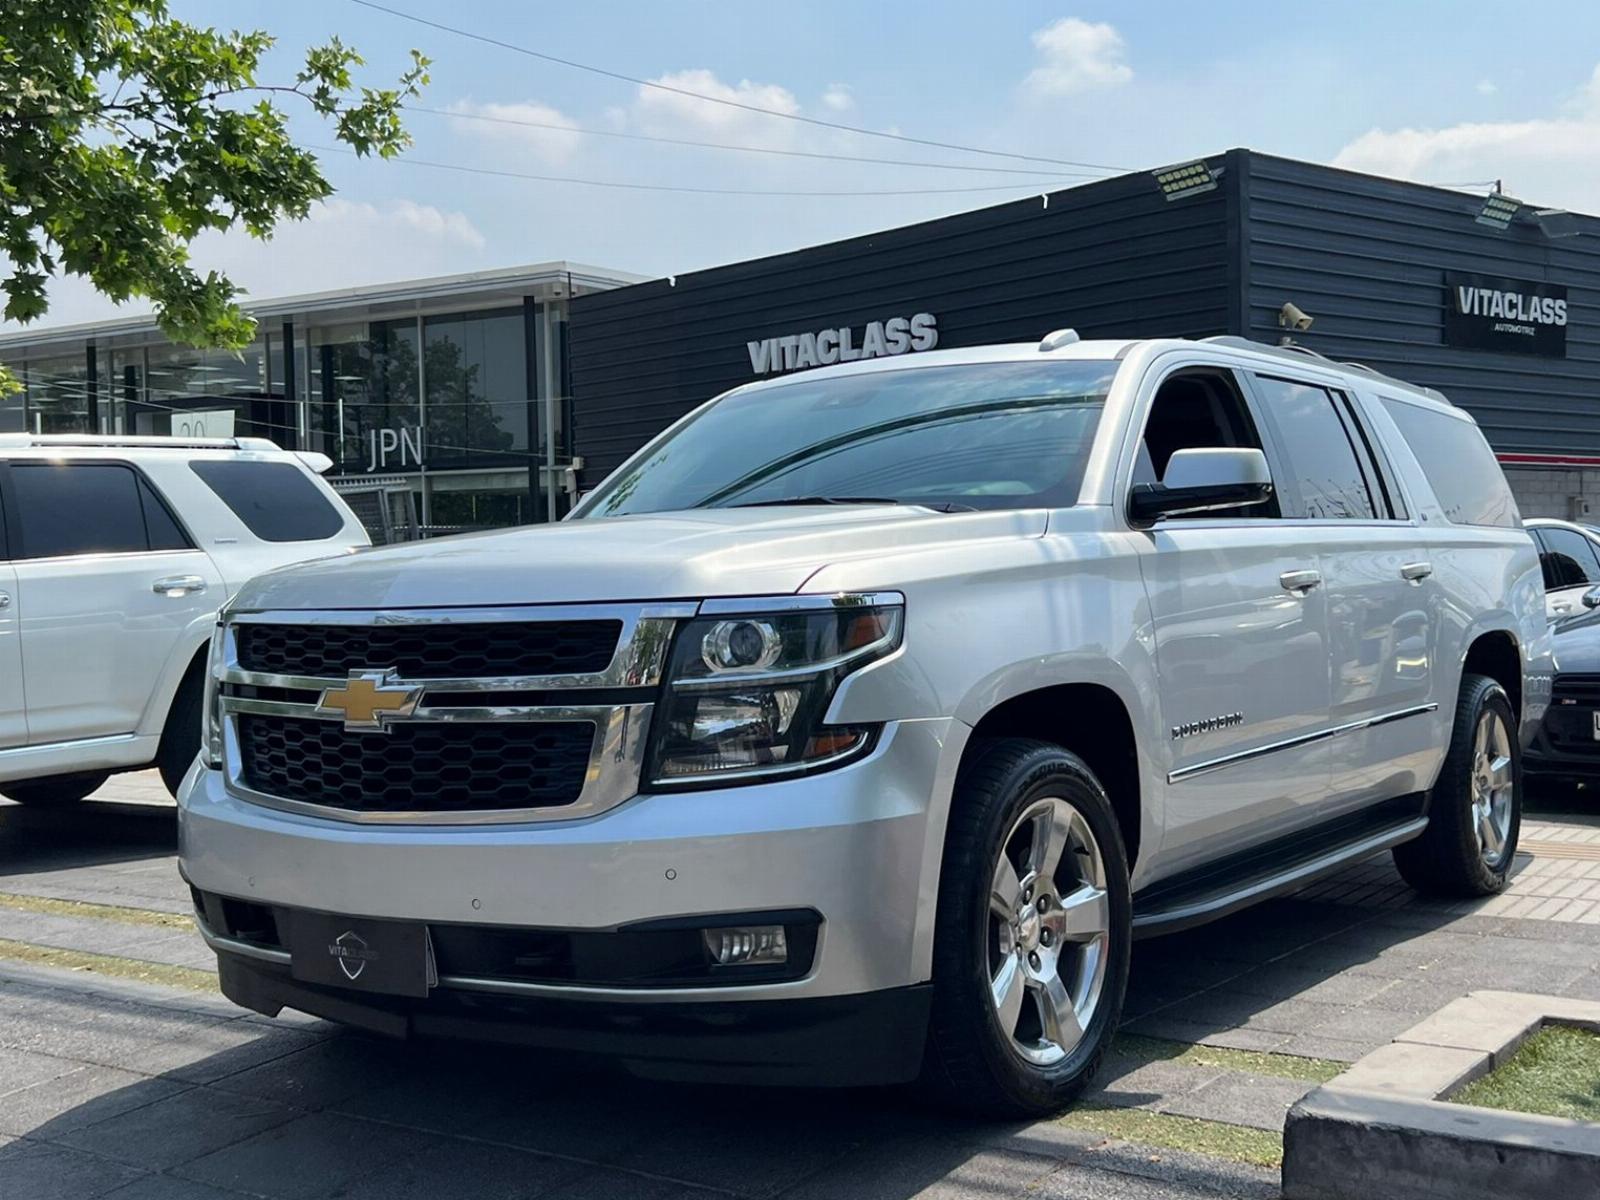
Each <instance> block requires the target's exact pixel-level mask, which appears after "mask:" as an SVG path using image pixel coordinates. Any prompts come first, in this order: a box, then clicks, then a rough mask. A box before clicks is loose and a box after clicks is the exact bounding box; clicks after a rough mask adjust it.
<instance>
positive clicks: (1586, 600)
mask: <svg viewBox="0 0 1600 1200" xmlns="http://www.w3.org/2000/svg"><path fill="white" fill-rule="evenodd" d="M1583 606H1584V607H1585V608H1600V584H1597V585H1596V586H1594V587H1592V588H1590V589H1589V590H1588V591H1587V592H1585V593H1584V594H1583Z"/></svg>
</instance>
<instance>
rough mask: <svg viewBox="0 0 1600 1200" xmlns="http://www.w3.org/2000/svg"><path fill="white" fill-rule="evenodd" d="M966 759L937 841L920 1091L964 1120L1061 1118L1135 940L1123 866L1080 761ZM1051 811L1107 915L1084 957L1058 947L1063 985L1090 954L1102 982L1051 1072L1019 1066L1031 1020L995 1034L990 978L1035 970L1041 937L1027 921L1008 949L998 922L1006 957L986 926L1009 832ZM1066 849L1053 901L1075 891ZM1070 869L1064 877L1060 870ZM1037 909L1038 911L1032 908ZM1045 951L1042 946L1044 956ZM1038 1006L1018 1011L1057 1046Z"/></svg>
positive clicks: (1100, 1048) (1034, 748) (1111, 817)
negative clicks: (1065, 810) (1095, 858)
mask: <svg viewBox="0 0 1600 1200" xmlns="http://www.w3.org/2000/svg"><path fill="white" fill-rule="evenodd" d="M974 751H975V752H974V753H973V754H972V755H971V756H970V757H969V760H968V762H967V763H966V764H965V765H964V766H963V769H962V772H961V774H960V776H959V777H958V779H957V781H956V793H955V800H954V804H953V807H952V810H951V813H950V826H949V830H948V832H947V835H946V839H945V850H944V863H943V868H942V870H941V873H940V879H939V901H938V910H937V924H936V926H935V930H934V949H933V983H934V993H933V1012H932V1018H931V1021H930V1024H929V1031H928V1045H927V1049H926V1053H925V1056H924V1060H923V1070H922V1081H923V1084H924V1085H925V1086H926V1087H928V1088H929V1089H930V1091H931V1092H932V1093H933V1095H934V1096H935V1097H936V1098H938V1099H940V1100H942V1101H943V1102H944V1103H946V1104H948V1105H951V1106H954V1107H957V1108H960V1109H962V1110H964V1111H967V1112H972V1113H976V1114H979V1115H982V1116H986V1117H1026V1116H1039V1115H1042V1114H1047V1113H1051V1112H1055V1111H1057V1110H1059V1109H1060V1108H1062V1107H1063V1106H1065V1105H1067V1104H1069V1103H1071V1102H1072V1101H1073V1100H1074V1099H1076V1098H1077V1097H1078V1095H1079V1094H1080V1093H1081V1092H1082V1091H1083V1089H1084V1088H1085V1086H1087V1084H1088V1082H1089V1080H1090V1078H1091V1077H1092V1076H1093V1075H1094V1073H1095V1071H1096V1070H1097V1069H1098V1068H1099V1065H1100V1060H1101V1057H1102V1056H1103V1055H1104V1053H1105V1049H1106V1046H1107V1044H1108V1043H1109V1042H1110V1040H1111V1035H1112V1034H1113V1032H1114V1031H1115V1030H1116V1027H1117V1022H1118V1020H1119V1018H1120V1016H1121V1012H1122V1000H1123V994H1124V992H1125V991H1126V989H1127V982H1128V959H1129V950H1130V943H1131V940H1132V901H1131V898H1130V893H1129V887H1128V863H1127V854H1126V851H1125V850H1124V848H1123V844H1122V833H1121V830H1120V828H1119V827H1118V824H1117V818H1116V814H1115V812H1114V811H1113V810H1112V807H1111V801H1110V798H1109V797H1108V796H1107V795H1106V792H1105V789H1104V788H1103V787H1102V786H1101V785H1100V781H1099V780H1098V779H1096V778H1095V776H1094V773H1093V772H1092V771H1091V770H1090V769H1089V768H1088V766H1087V765H1086V764H1085V763H1084V762H1083V760H1082V759H1080V758H1079V757H1078V756H1077V755H1075V754H1071V753H1069V752H1067V751H1066V750H1063V749H1062V748H1061V747H1059V746H1054V745H1051V744H1049V743H1045V742H1037V741H1029V740H1024V739H1020V738H1005V739H993V740H989V741H987V742H985V743H984V744H982V745H981V746H978V747H975V748H974ZM1050 800H1060V801H1065V802H1066V804H1067V805H1068V806H1070V808H1071V809H1073V810H1075V811H1076V813H1077V814H1078V815H1079V816H1081V817H1082V819H1083V823H1084V824H1085V825H1086V826H1087V828H1088V831H1089V832H1090V833H1091V834H1092V835H1093V841H1094V842H1095V843H1096V844H1097V847H1098V851H1099V856H1100V861H1101V864H1102V868H1103V869H1102V870H1101V872H1100V873H1101V875H1102V876H1103V891H1104V908H1103V910H1102V909H1101V908H1100V902H1099V901H1097V902H1096V911H1097V912H1100V911H1103V912H1104V914H1105V927H1106V930H1107V935H1106V937H1105V938H1104V939H1103V940H1098V941H1095V942H1090V943H1085V944H1083V945H1079V944H1077V943H1075V942H1074V939H1072V938H1071V937H1066V936H1057V937H1056V938H1055V941H1056V944H1057V948H1056V951H1055V952H1056V953H1058V954H1060V955H1061V961H1062V962H1063V963H1064V964H1068V965H1067V968H1066V971H1065V973H1067V974H1072V973H1073V970H1074V968H1073V967H1072V966H1071V965H1070V964H1071V963H1072V962H1077V963H1080V964H1081V963H1084V962H1087V961H1088V960H1087V959H1082V958H1074V957H1073V956H1076V955H1079V954H1087V953H1088V952H1089V948H1091V947H1093V948H1095V949H1096V950H1097V953H1098V960H1097V961H1099V962H1103V964H1104V971H1103V975H1101V976H1100V979H1101V983H1100V985H1099V991H1098V1001H1097V1002H1096V1003H1095V1004H1094V1007H1093V1012H1092V1015H1091V1016H1090V1017H1089V1019H1088V1020H1087V1022H1086V1023H1081V1028H1082V1037H1081V1039H1080V1040H1079V1041H1078V1042H1077V1043H1076V1045H1075V1046H1073V1048H1072V1049H1071V1050H1070V1051H1068V1052H1066V1054H1065V1056H1064V1057H1062V1058H1060V1059H1059V1061H1055V1062H1052V1063H1040V1062H1034V1061H1028V1060H1027V1059H1026V1058H1025V1057H1024V1054H1025V1053H1026V1051H1024V1050H1022V1049H1019V1047H1020V1046H1021V1044H1022V1042H1023V1041H1024V1040H1026V1038H1024V1036H1023V1034H1024V1031H1025V1030H1026V1029H1027V1027H1028V1025H1029V1021H1030V1014H1029V1012H1028V1011H1027V1009H1026V1008H1022V1009H1013V1010H1012V1011H1014V1012H1017V1011H1020V1012H1021V1014H1022V1015H1021V1017H1020V1021H1019V1023H1018V1024H1017V1025H1016V1026H1015V1028H1014V1029H1011V1030H1007V1029H1003V1028H1002V1025H1001V1021H1002V1018H1001V1016H1000V1014H999V1011H998V1007H997V1004H996V1003H995V1001H993V1000H992V999H991V995H992V993H991V986H992V983H991V978H992V974H993V973H994V972H995V971H996V967H995V965H994V964H995V963H996V962H997V961H998V962H999V963H1000V964H1001V966H1002V967H1005V965H1006V962H1007V959H1008V958H1009V957H1010V956H1011V955H1016V956H1017V957H1018V964H1019V969H1020V964H1021V962H1022V959H1023V958H1028V959H1030V960H1031V959H1032V958H1033V956H1032V955H1031V954H1027V953H1026V947H1027V945H1029V944H1030V943H1033V944H1036V942H1037V939H1039V938H1042V937H1046V936H1048V935H1046V934H1044V933H1041V932H1040V923H1039V921H1038V920H1037V919H1036V920H1035V921H1034V923H1033V924H1032V925H1031V926H1030V927H1029V932H1027V933H1026V935H1025V937H1026V939H1029V940H1024V941H1017V940H1016V938H1017V934H1016V933H1015V930H1017V929H1018V928H1021V927H1020V926H1017V925H1014V924H1010V923H1007V922H1004V921H1000V922H999V924H1000V925H1003V926H1005V928H1006V929H1009V930H1012V931H1013V932H1012V933H1011V934H1010V937H1011V939H1012V948H1011V949H1010V950H1006V949H1005V948H1004V947H1003V946H997V943H996V924H997V919H996V918H994V917H993V916H992V915H991V908H990V893H991V886H992V881H993V880H995V879H996V872H997V869H998V867H999V856H1000V855H1001V854H1002V853H1006V852H1008V850H1009V853H1008V858H1011V859H1012V860H1013V861H1015V860H1016V858H1017V857H1018V856H1019V851H1018V850H1017V848H1016V847H1017V842H1016V839H1017V837H1020V836H1024V835H1023V834H1022V832H1021V831H1022V830H1023V828H1024V827H1023V826H1022V825H1019V824H1018V823H1019V822H1021V821H1022V820H1023V819H1024V818H1025V817H1026V816H1027V815H1028V813H1029V811H1030V809H1034V808H1036V807H1037V806H1039V805H1040V804H1043V803H1045V802H1047V801H1050ZM1056 811H1059V809H1057V810H1056ZM1072 847H1073V849H1074V850H1075V851H1077V853H1075V854H1068V853H1063V854H1062V855H1061V858H1060V860H1059V861H1060V863H1061V864H1062V865H1061V866H1060V867H1058V869H1057V870H1056V871H1055V872H1054V881H1053V885H1052V888H1051V890H1053V891H1055V892H1058V893H1059V894H1060V895H1066V894H1067V893H1066V891H1065V888H1066V887H1068V886H1070V887H1073V888H1079V887H1082V886H1084V884H1083V883H1082V882H1081V881H1080V882H1078V883H1072V882H1071V881H1070V878H1069V882H1068V883H1067V884H1062V883H1061V882H1060V881H1061V880H1062V879H1063V876H1064V875H1065V876H1068V877H1070V876H1071V875H1072V874H1073V873H1074V872H1076V871H1078V870H1079V869H1080V867H1081V866H1082V864H1083V863H1086V862H1090V861H1091V860H1090V859H1089V858H1088V857H1087V856H1085V855H1084V854H1083V852H1082V850H1081V849H1080V848H1079V844H1078V843H1072ZM1024 856H1025V854H1024ZM1069 861H1070V863H1071V866H1067V865H1066V864H1067V863H1068V862H1069ZM1023 878H1024V880H1025V879H1026V878H1027V876H1026V875H1025V874H1024V875H1023ZM1085 878H1086V877H1085ZM1021 898H1022V900H1024V901H1026V900H1027V899H1028V892H1027V891H1023V892H1022V893H1021ZM1034 903H1035V905H1037V903H1038V902H1037V900H1035V901H1034ZM1064 911H1065V910H1064V909H1063V907H1062V906H1061V905H1059V904H1057V905H1055V919H1056V920H1058V921H1059V920H1062V919H1063V917H1064ZM999 937H1000V940H1001V941H1002V942H1003V941H1005V940H1006V938H1007V934H1006V932H1005V931H1004V930H1002V932H1001V933H1000V935H999ZM1050 944H1051V943H1050V941H1045V942H1044V946H1045V947H1048V946H1049V945H1050ZM1041 952H1043V951H1041ZM1029 986H1030V988H1031V987H1032V985H1031V984H1030V985H1029ZM1069 991H1070V988H1069ZM1037 996H1038V993H1037V992H1036V991H1034V990H1029V991H1027V992H1026V993H1025V999H1024V1000H1023V1002H1022V1003H1023V1004H1024V1005H1026V1004H1028V1003H1029V1001H1030V999H1031V1000H1032V1003H1033V1004H1034V1010H1033V1014H1032V1019H1033V1020H1035V1021H1037V1022H1038V1024H1037V1025H1036V1026H1035V1027H1036V1028H1037V1029H1038V1030H1039V1033H1038V1038H1039V1039H1040V1044H1043V1045H1046V1046H1049V1045H1054V1043H1049V1042H1048V1035H1047V1033H1046V1032H1045V1031H1044V1026H1043V1020H1044V1012H1043V1009H1042V1008H1041V1007H1040V1005H1041V1001H1039V1000H1038V999H1037ZM1013 1020H1017V1018H1013ZM1063 1040H1065V1039H1063ZM1056 1049H1057V1050H1058V1051H1059V1049H1060V1047H1059V1046H1057V1047H1056Z"/></svg>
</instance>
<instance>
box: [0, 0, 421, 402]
mask: <svg viewBox="0 0 1600 1200" xmlns="http://www.w3.org/2000/svg"><path fill="white" fill-rule="evenodd" d="M272 44H273V39H272V38H271V37H270V36H269V35H267V34H266V33H263V32H261V31H259V30H258V31H254V32H249V33H240V32H237V31H234V32H229V33H222V32H218V31H217V30H215V29H201V28H197V27H196V26H193V25H189V24H186V23H185V22H183V21H178V20H175V19H173V18H172V17H170V16H169V15H168V12H167V6H166V3H165V2H164V0H0V255H3V256H4V258H5V259H6V260H9V264H10V274H9V276H7V277H6V278H5V279H4V280H3V281H0V291H3V296H4V300H5V308H4V313H5V316H6V317H7V318H9V319H11V320H14V321H32V320H35V319H37V318H38V317H39V316H41V315H43V313H44V312H45V311H46V308H47V307H48V299H47V297H46V294H45V285H46V282H47V281H48V279H49V278H50V277H51V276H52V275H54V274H57V273H64V274H71V275H81V276H84V277H86V278H88V279H89V280H90V281H91V282H92V283H93V284H94V286H95V287H96V289H98V290H99V291H100V292H101V293H102V294H104V295H106V296H109V297H110V298H111V299H113V300H118V301H122V300H127V299H129V298H131V297H135V296H138V297H144V298H147V299H149V300H151V301H153V302H154V304H155V307H156V314H157V318H158V320H159V321H160V324H161V329H162V331H163V332H164V333H165V334H166V335H167V336H168V337H169V338H172V339H173V340H174V341H181V342H188V343H190V344H192V345H197V346H221V347H239V346H243V345H245V344H247V343H248V342H249V341H250V339H251V338H252V337H253V335H254V332H255V322H254V320H252V319H251V318H250V317H249V316H248V315H246V314H245V313H244V311H243V310H242V309H241V308H240V306H239V303H238V297H239V290H238V288H236V287H235V286H234V285H233V284H232V283H230V282H229V281H228V280H227V279H226V278H225V277H223V276H222V275H219V274H218V273H216V272H215V271H210V272H206V273H204V274H202V273H201V272H199V271H197V270H195V269H194V267H193V266H192V265H191V264H190V261H189V245H190V243H191V242H192V241H193V240H194V239H195V238H196V237H197V236H198V235H199V234H201V233H203V232H204V231H206V230H208V229H212V230H226V229H232V228H234V227H236V226H243V227H244V228H245V229H246V230H247V231H249V233H250V234H252V235H253V236H255V237H259V238H267V237H270V236H271V234H272V231H273V229H274V228H275V227H276V226H277V225H278V224H279V223H280V222H282V221H285V220H299V219H301V218H303V217H305V215H306V214H307V212H308V211H309V210H310V207H311V205H312V204H313V203H315V202H316V201H318V200H321V199H323V198H325V197H327V196H328V195H330V194H331V193H332V191H333V189H332V187H330V186H329V184H328V181H327V180H326V179H324V178H323V175H322V171H321V169H320V168H319V166H318V163H317V159H316V157H315V155H313V154H312V153H311V152H310V151H308V150H305V149H302V148H301V147H299V146H297V145H295V143H294V141H293V139H292V138H291V137H290V136H289V129H288V121H289V113H288V111H287V110H286V108H285V107H284V106H285V105H288V104H303V105H305V106H307V107H308V108H309V109H310V110H311V111H312V112H314V113H316V114H317V115H318V116H320V117H322V118H324V119H325V120H326V121H327V122H328V123H329V124H330V125H331V127H332V133H333V136H334V137H335V138H337V139H338V140H339V141H340V142H342V143H344V144H345V145H346V146H348V147H349V148H350V149H351V150H353V151H354V152H355V153H356V154H358V155H363V156H365V155H374V154H375V155H377V156H379V157H381V158H390V157H393V156H394V155H396V154H398V153H399V152H400V151H401V150H403V149H404V148H405V147H406V146H408V145H409V144H410V138H409V137H408V135H407V134H406V132H405V130H404V129H403V128H402V126H401V123H400V109H401V106H402V105H403V104H404V102H405V101H406V100H407V99H409V98H410V97H412V96H415V95H417V94H418V92H419V90H420V89H421V88H422V87H423V86H424V85H425V84H426V83H427V81H428V75H427V69H428V60H427V59H426V58H424V57H423V56H422V55H421V54H419V53H418V52H417V51H415V50H413V51H412V52H411V64H410V66H409V68H408V69H407V70H406V71H405V72H404V74H402V75H401V76H400V78H399V80H398V81H397V82H396V84H395V86H393V87H389V88H370V87H361V88H357V87H356V86H355V81H354V78H353V72H354V71H355V69H356V68H358V67H360V66H362V65H363V62H362V59H361V56H360V55H359V54H357V53H356V52H355V51H354V50H352V49H351V48H350V47H348V46H345V45H344V44H343V43H341V42H340V41H339V40H338V39H337V38H334V39H332V40H331V41H329V42H328V43H327V44H326V45H324V46H316V47H313V48H312V49H310V50H308V51H307V52H306V55H305V61H304V65H303V66H302V67H301V68H300V70H299V71H298V73H297V74H296V75H295V76H294V78H293V80H285V81H282V82H278V83H265V82H263V81H262V80H261V78H260V77H259V74H258V69H259V65H260V62H261V59H262V57H263V55H265V54H266V53H267V51H268V50H269V49H270V48H271V46H272ZM0 266H3V264H0ZM16 386H17V384H16V381H15V380H14V379H12V378H11V377H10V376H9V375H8V374H7V373H6V371H5V368H4V367H3V366H0V392H4V391H5V390H7V389H8V387H9V388H10V389H15V387H16Z"/></svg>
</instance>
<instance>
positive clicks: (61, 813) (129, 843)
mask: <svg viewBox="0 0 1600 1200" xmlns="http://www.w3.org/2000/svg"><path fill="white" fill-rule="evenodd" d="M177 849H178V810H177V809H176V808H172V807H165V806H158V805H150V804H120V803H117V802H114V801H104V800H88V801H84V802H83V803H80V804H72V805H66V806H63V807H61V808H31V807H26V806H24V805H20V804H11V803H9V802H6V801H0V876H4V875H24V874H33V873H36V872H41V871H59V870H64V869H68V868H72V867H89V866H98V865H101V864H106V863H120V862H132V861H136V860H139V859H147V858H165V857H170V856H171V855H173V854H175V853H177Z"/></svg>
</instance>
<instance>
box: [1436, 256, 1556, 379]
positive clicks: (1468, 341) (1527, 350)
mask: <svg viewBox="0 0 1600 1200" xmlns="http://www.w3.org/2000/svg"><path fill="white" fill-rule="evenodd" d="M1444 284H1445V303H1444V342H1445V345H1447V346H1462V347H1465V348H1466V349H1469V350H1498V351H1501V352H1503V353H1511V354H1538V355H1542V356H1544V357H1546V358H1565V357H1566V354H1567V289H1566V288H1565V287H1564V286H1563V285H1561V284H1558V283H1535V282H1533V281H1532V280H1527V279H1501V278H1498V277H1496V276H1491V275H1467V274H1459V273H1454V272H1448V273H1446V275H1445V277H1444Z"/></svg>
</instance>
